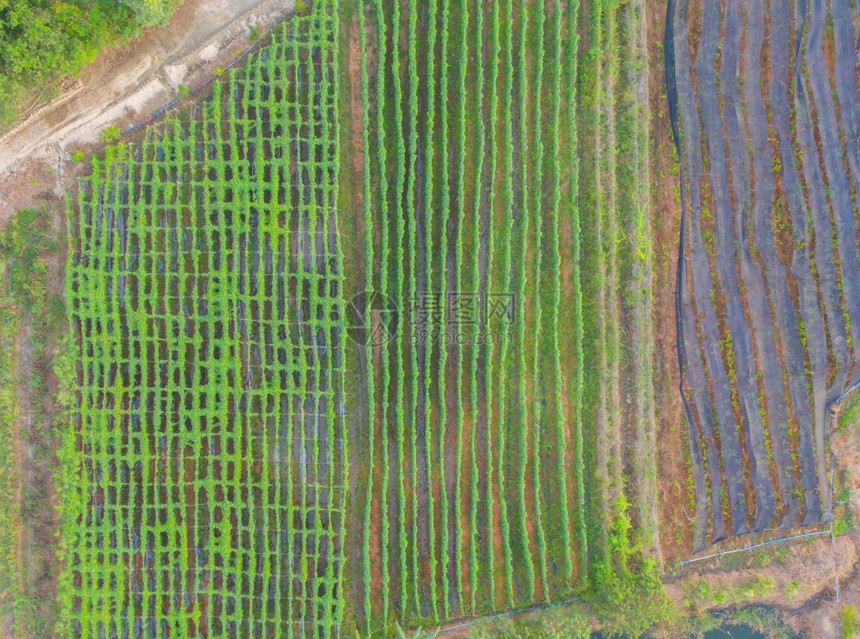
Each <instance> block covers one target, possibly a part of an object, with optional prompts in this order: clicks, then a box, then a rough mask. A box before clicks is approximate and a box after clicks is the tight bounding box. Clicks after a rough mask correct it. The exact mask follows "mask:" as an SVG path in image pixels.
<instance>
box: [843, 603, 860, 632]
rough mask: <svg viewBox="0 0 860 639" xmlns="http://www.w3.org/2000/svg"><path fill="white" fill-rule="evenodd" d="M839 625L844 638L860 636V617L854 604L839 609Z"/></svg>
mask: <svg viewBox="0 0 860 639" xmlns="http://www.w3.org/2000/svg"><path fill="white" fill-rule="evenodd" d="M839 627H840V629H841V632H842V639H848V638H849V637H857V636H860V619H858V618H857V610H856V609H855V608H854V606H843V607H842V610H840V611H839Z"/></svg>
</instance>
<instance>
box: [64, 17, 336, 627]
mask: <svg viewBox="0 0 860 639" xmlns="http://www.w3.org/2000/svg"><path fill="white" fill-rule="evenodd" d="M337 33H338V20H337V13H336V8H335V6H334V3H329V2H323V1H318V2H316V3H315V7H314V9H313V11H312V12H311V13H309V14H308V15H305V16H301V17H297V18H295V19H294V20H292V21H291V22H289V23H287V24H286V25H285V26H283V27H281V28H279V29H278V30H277V31H276V32H275V35H274V36H273V43H272V44H271V46H269V47H267V48H266V49H264V50H263V51H261V52H260V53H259V54H258V55H257V56H256V57H255V58H254V59H253V60H252V61H251V62H250V63H249V64H248V66H247V68H246V69H245V70H244V71H243V72H241V73H238V72H231V75H230V77H229V80H228V81H226V82H225V83H224V84H223V85H222V84H220V83H215V84H214V85H213V91H214V95H213V98H212V100H211V101H210V102H209V103H208V104H206V105H205V106H203V108H202V112H198V113H195V114H194V117H193V118H192V119H191V120H190V121H188V122H184V123H183V122H180V121H178V120H173V121H169V122H168V123H167V124H165V125H164V126H159V127H157V128H152V129H150V130H149V131H148V132H147V135H146V137H145V139H144V141H143V142H142V143H140V144H138V145H134V146H128V145H124V144H121V145H118V146H114V147H108V148H107V149H106V151H105V155H104V158H101V159H96V160H94V163H93V171H92V176H91V177H89V178H86V179H84V180H83V181H82V182H81V183H80V189H79V195H78V199H77V202H76V205H75V206H74V207H73V208H72V210H71V211H70V219H71V221H72V223H73V229H74V231H73V233H72V236H71V244H72V251H70V253H71V255H70V259H69V265H68V280H67V298H68V303H69V312H70V316H71V318H72V323H73V327H74V331H75V336H76V338H77V356H78V375H77V380H76V384H75V386H74V388H73V389H72V390H73V391H74V392H73V396H74V402H75V403H74V405H73V406H72V407H71V409H72V410H71V415H72V418H73V424H72V427H70V428H69V431H68V435H67V437H66V439H65V442H64V447H63V459H64V464H65V474H64V477H65V487H64V491H63V502H62V508H63V517H64V527H63V547H64V553H65V559H66V567H65V570H64V572H63V574H62V577H61V583H60V586H59V592H60V595H59V596H60V602H61V605H62V607H63V614H62V616H61V618H62V619H63V620H64V625H65V627H64V628H63V629H62V630H63V634H64V635H66V636H74V637H104V636H117V637H167V636H188V637H190V636H200V637H204V636H208V637H214V636H224V637H242V638H244V637H259V636H266V637H334V636H338V635H337V633H338V626H339V623H340V620H341V618H342V615H343V592H342V588H341V586H340V583H341V577H342V572H343V562H344V557H343V543H342V536H343V527H344V513H345V499H346V487H345V483H346V468H347V465H346V455H347V452H348V451H347V450H346V439H345V437H344V433H343V430H344V404H343V396H344V393H343V364H342V356H341V350H342V341H343V339H344V331H343V326H344V319H343V301H342V295H343V281H344V274H343V268H342V260H341V247H340V238H339V235H338V231H337V227H336V215H335V213H336V205H337V193H338V171H339V148H338V119H337V105H338V85H337V74H336V64H337V38H336V35H337Z"/></svg>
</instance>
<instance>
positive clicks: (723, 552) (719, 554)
mask: <svg viewBox="0 0 860 639" xmlns="http://www.w3.org/2000/svg"><path fill="white" fill-rule="evenodd" d="M827 534H830V531H829V530H816V531H814V532H808V533H802V534H800V535H792V536H791V537H780V538H779V539H771V540H769V541H763V542H761V543H758V544H751V545H748V546H746V547H744V548H736V549H734V550H721V551H720V552H717V553H713V554H711V555H705V556H704V557H694V558H693V559H685V560H684V561H679V562H678V565H680V566H683V565H685V564H691V563H693V562H695V561H703V560H705V559H712V558H713V557H722V556H723V555H731V554H734V553H736V552H744V551H746V550H752V549H753V548H760V547H762V546H769V545H770V544H775V543H778V542H780V541H791V540H792V539H803V538H804V537H814V536H816V535H827Z"/></svg>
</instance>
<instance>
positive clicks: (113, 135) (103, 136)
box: [99, 124, 121, 144]
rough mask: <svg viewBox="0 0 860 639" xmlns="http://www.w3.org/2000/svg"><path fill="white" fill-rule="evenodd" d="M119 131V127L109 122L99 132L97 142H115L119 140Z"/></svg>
mask: <svg viewBox="0 0 860 639" xmlns="http://www.w3.org/2000/svg"><path fill="white" fill-rule="evenodd" d="M120 133H121V132H120V130H119V127H118V126H117V125H115V124H111V125H110V126H109V127H108V128H106V129H105V130H104V131H102V132H101V133H99V142H101V143H103V144H111V143H112V142H116V141H117V140H119V136H120Z"/></svg>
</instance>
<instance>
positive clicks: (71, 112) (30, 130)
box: [0, 0, 294, 221]
mask: <svg viewBox="0 0 860 639" xmlns="http://www.w3.org/2000/svg"><path fill="white" fill-rule="evenodd" d="M293 4H294V0H186V2H184V3H183V4H182V5H181V6H180V8H179V10H178V11H177V12H176V14H175V15H174V17H173V19H172V20H171V21H170V23H169V25H168V26H167V27H165V28H152V29H147V30H146V31H145V32H144V34H143V35H142V36H141V37H139V38H137V39H136V40H134V41H133V42H132V43H130V44H129V45H128V46H125V47H117V48H111V49H109V50H107V51H105V52H103V53H102V54H100V55H99V56H98V57H97V58H96V60H95V61H94V62H93V63H92V64H90V65H88V66H87V67H86V68H85V69H84V71H83V73H82V74H81V75H80V77H78V78H76V79H74V81H72V82H71V83H70V84H69V85H68V88H67V90H66V91H65V93H63V94H62V95H61V96H59V97H58V98H56V99H54V100H52V101H51V102H49V103H47V104H45V105H42V106H40V107H37V108H36V109H35V110H34V111H33V112H31V113H30V114H28V117H27V119H26V120H25V121H24V122H22V123H21V124H20V125H19V126H17V127H16V128H14V129H13V130H12V131H10V132H8V133H7V134H5V135H3V136H2V137H0V221H3V220H5V219H6V217H7V216H8V215H9V213H10V212H11V211H12V210H14V209H15V208H18V207H22V206H28V205H32V204H35V203H37V202H38V200H39V199H41V198H42V197H44V196H45V194H46V191H47V192H48V193H49V194H53V195H55V196H58V197H62V194H63V187H64V182H65V180H66V179H67V178H68V177H70V176H72V175H73V174H74V172H73V171H71V167H72V166H74V165H71V164H70V154H71V152H72V151H75V150H84V151H88V150H90V149H91V148H92V147H93V146H94V145H96V144H97V143H98V136H99V133H100V132H101V131H103V130H104V129H105V128H106V127H108V126H109V125H111V124H116V125H117V126H120V128H123V129H124V128H127V127H128V126H131V125H133V124H137V123H139V122H141V121H144V120H146V119H147V118H148V117H150V116H151V114H152V113H153V112H155V111H156V110H158V109H159V108H160V107H162V106H163V105H164V104H166V103H167V102H169V101H170V100H171V99H173V98H174V97H176V96H177V95H179V93H180V86H182V85H186V86H188V87H190V88H191V89H194V88H195V87H197V86H199V85H201V84H202V83H204V82H205V81H206V80H208V79H209V78H211V77H212V75H213V74H214V70H215V69H216V68H217V67H222V68H223V67H226V66H227V65H229V64H230V63H231V62H232V61H233V60H234V59H236V58H237V57H238V56H239V55H240V54H239V51H240V50H244V49H247V48H248V46H249V45H250V44H251V42H250V40H249V35H250V30H251V28H252V27H254V26H256V27H258V30H259V33H260V35H263V34H264V33H265V32H266V30H267V29H268V27H269V26H270V25H271V24H273V23H274V22H275V21H276V20H277V18H278V17H279V16H282V15H284V14H285V13H287V12H288V11H290V10H291V9H292V7H293Z"/></svg>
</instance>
